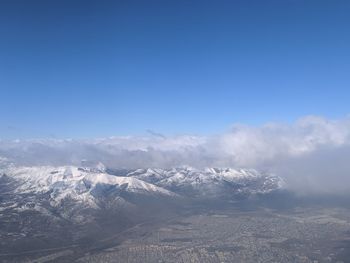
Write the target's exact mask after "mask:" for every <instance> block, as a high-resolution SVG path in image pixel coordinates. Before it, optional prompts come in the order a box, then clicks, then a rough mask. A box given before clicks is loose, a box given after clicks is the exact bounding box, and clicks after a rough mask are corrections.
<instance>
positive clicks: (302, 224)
mask: <svg viewBox="0 0 350 263" xmlns="http://www.w3.org/2000/svg"><path fill="white" fill-rule="evenodd" d="M222 178H224V179H222ZM141 179H142V180H141ZM151 182H152V183H151ZM281 182H282V181H281V179H279V178H278V177H275V176H270V175H267V174H263V173H258V172H257V171H254V170H234V169H218V168H211V169H207V170H197V169H193V168H177V169H168V170H163V169H137V170H126V169H119V170H118V169H108V168H107V169H106V168H105V167H103V166H101V165H98V166H97V167H92V168H91V167H89V168H87V167H77V168H76V167H31V168H29V167H28V168H27V167H17V166H13V165H9V167H7V168H3V169H2V174H1V177H0V188H1V189H0V190H1V192H0V199H1V210H0V226H1V227H0V237H1V238H0V244H1V246H0V259H1V262H349V257H350V247H349V244H350V205H349V204H348V202H347V200H349V198H348V197H346V196H341V197H340V196H334V195H332V196H331V195H317V196H316V195H313V196H312V195H309V196H303V197H300V196H298V195H296V194H294V193H292V192H290V191H289V190H287V189H285V186H284V184H283V183H281ZM82 184H83V185H82Z"/></svg>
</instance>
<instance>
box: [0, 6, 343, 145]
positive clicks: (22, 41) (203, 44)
mask: <svg viewBox="0 0 350 263" xmlns="http://www.w3.org/2000/svg"><path fill="white" fill-rule="evenodd" d="M349 13H350V2H349V1H341V0H339V1H338V0H332V1H331V0H329V1H323V0H315V1H311V0H278V1H277V0H276V1H271V0H266V1H260V0H256V1H250V0H244V1H239V0H237V1H224V0H220V1H206V0H200V1H182V0H178V1H170V0H169V1H164V0H162V1H152V0H149V1H132V0H128V1H126V0H125V1H123V0H120V1H118V0H116V1H108V0H106V1H88V0H84V1H80V0H74V1H71V0H70V1H65V0H61V1H44V0H43V1H38V0H32V1H25V0H21V1H19V0H0V139H5V140H6V139H17V138H20V139H26V138H75V139H79V138H97V137H109V136H121V135H144V134H151V135H150V136H155V135H157V134H160V135H162V134H165V135H175V136H176V135H179V134H193V135H198V136H207V135H212V134H222V133H225V132H226V131H227V130H229V129H232V125H235V124H237V123H241V124H244V125H249V126H250V127H261V126H263V125H265V124H266V123H271V122H272V123H286V124H290V123H295V121H297V120H298V119H300V118H303V117H304V116H309V115H313V116H321V118H325V119H327V120H328V119H330V120H336V119H343V118H346V116H348V114H349V106H348V105H349V101H350V77H349V69H350V48H349V47H350V33H349V27H350V16H349ZM331 122H332V121H331ZM291 125H292V127H294V126H293V124H291ZM259 129H260V128H259ZM292 130H293V129H292ZM316 137H317V136H316Z"/></svg>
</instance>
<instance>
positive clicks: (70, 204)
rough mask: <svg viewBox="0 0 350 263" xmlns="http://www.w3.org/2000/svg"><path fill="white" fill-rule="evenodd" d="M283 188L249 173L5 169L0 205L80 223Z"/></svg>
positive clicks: (279, 183)
mask: <svg viewBox="0 0 350 263" xmlns="http://www.w3.org/2000/svg"><path fill="white" fill-rule="evenodd" d="M3 163H6V162H5V161H4V162H3ZM107 172H108V173H107ZM112 172H114V174H112ZM282 187H283V180H282V179H281V178H280V177H277V176H274V175H269V174H264V173H260V172H258V171H256V170H251V169H238V170H236V169H231V168H224V169H222V168H206V169H203V170H199V169H195V168H191V167H180V168H172V169H153V168H152V169H151V168H149V169H135V170H124V169H120V170H113V171H112V170H108V169H107V168H106V167H104V165H103V164H101V163H97V164H93V165H91V164H89V166H86V167H75V166H59V167H53V166H34V167H18V166H15V165H3V166H2V167H1V168H0V190H1V191H3V192H6V198H5V197H4V198H5V199H6V200H5V199H3V202H2V204H0V211H1V210H5V209H13V210H16V211H22V210H26V209H32V210H36V211H39V212H43V213H47V214H49V213H56V214H59V215H61V216H62V217H64V218H72V217H76V218H79V217H81V214H82V213H81V212H79V211H81V210H82V209H83V210H84V209H85V210H86V209H95V210H96V209H108V210H114V211H117V210H118V209H124V208H126V207H127V208H128V209H129V208H131V207H134V206H135V205H136V206H137V203H138V201H140V200H142V199H148V198H153V200H155V199H157V200H158V201H162V200H164V201H165V199H168V200H169V199H176V198H179V197H183V198H186V197H191V198H217V199H219V200H221V199H220V198H222V200H230V199H231V198H235V196H237V195H242V194H243V195H252V194H266V193H269V192H271V191H275V190H278V189H281V188H282ZM146 197H147V198H146ZM135 198H136V199H135ZM138 198H141V199H138ZM4 200H5V201H4ZM137 200H138V201H137ZM135 202H136V203H135ZM139 204H140V203H139ZM85 210H84V211H85ZM50 211H51V212H50ZM52 211H54V212H52ZM79 220H80V219H79Z"/></svg>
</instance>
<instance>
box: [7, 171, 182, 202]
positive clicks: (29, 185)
mask: <svg viewBox="0 0 350 263" xmlns="http://www.w3.org/2000/svg"><path fill="white" fill-rule="evenodd" d="M2 173H3V174H6V176H7V177H9V178H11V179H14V180H15V181H16V182H17V185H18V186H17V188H16V189H15V193H17V194H29V193H32V194H33V193H36V194H44V193H49V196H50V202H51V205H53V206H58V205H59V204H60V203H61V202H62V201H64V200H65V199H66V198H70V199H72V200H75V201H77V202H83V203H84V204H89V205H90V206H91V207H97V205H96V197H95V196H94V193H95V190H96V188H97V187H100V186H101V185H109V186H111V187H114V189H115V190H119V191H126V192H130V193H138V194H145V195H155V196H158V195H161V196H175V194H174V193H172V192H170V191H168V190H166V189H162V188H160V187H158V186H155V185H152V184H149V183H147V182H144V181H141V180H139V179H137V178H132V177H117V176H113V175H109V174H106V173H100V172H95V171H94V169H92V170H91V169H89V168H78V167H73V166H63V167H51V166H37V167H9V168H7V169H5V170H3V171H2Z"/></svg>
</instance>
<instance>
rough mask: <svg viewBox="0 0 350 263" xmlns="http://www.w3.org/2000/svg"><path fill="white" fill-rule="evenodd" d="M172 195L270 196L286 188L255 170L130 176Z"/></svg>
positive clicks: (141, 171)
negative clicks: (161, 188) (224, 194)
mask: <svg viewBox="0 0 350 263" xmlns="http://www.w3.org/2000/svg"><path fill="white" fill-rule="evenodd" d="M128 176H132V177H135V178H138V179H140V180H144V181H147V182H150V183H153V184H155V185H158V186H161V187H163V188H166V189H170V190H172V191H175V192H177V191H180V192H182V193H189V194H190V195H193V194H194V195H197V196H198V195H199V196H217V195H221V194H223V193H228V192H229V193H230V194H240V193H247V194H249V193H250V194H256V193H269V192H271V191H274V190H277V189H280V188H282V187H283V184H284V182H283V180H282V179H281V178H280V177H278V176H274V175H269V174H265V173H261V172H258V171H256V170H254V169H239V170H236V169H232V168H205V169H203V170H198V169H195V168H192V167H182V168H173V169H165V170H162V169H139V170H135V171H133V172H131V173H129V174H128Z"/></svg>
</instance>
